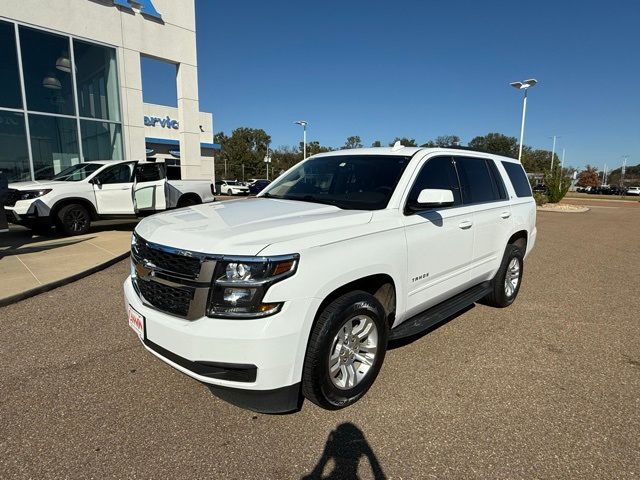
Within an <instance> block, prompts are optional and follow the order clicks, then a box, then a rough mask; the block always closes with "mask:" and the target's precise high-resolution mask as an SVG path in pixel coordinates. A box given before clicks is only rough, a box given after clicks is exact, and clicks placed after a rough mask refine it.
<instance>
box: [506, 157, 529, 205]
mask: <svg viewBox="0 0 640 480" xmlns="http://www.w3.org/2000/svg"><path fill="white" fill-rule="evenodd" d="M502 166H503V167H504V169H505V170H506V171H507V175H508V176H509V180H511V185H513V189H514V190H515V191H516V195H517V196H518V197H531V196H533V194H532V193H531V184H530V183H529V179H528V178H527V174H526V173H524V168H522V165H520V164H519V163H513V162H502Z"/></svg>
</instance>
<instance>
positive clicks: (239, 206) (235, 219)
mask: <svg viewBox="0 0 640 480" xmlns="http://www.w3.org/2000/svg"><path fill="white" fill-rule="evenodd" d="M371 217H372V213H371V212H369V211H361V210H341V209H339V208H337V207H334V206H331V205H321V204H317V203H309V202H299V201H293V200H279V199H270V198H250V199H246V200H229V201H221V202H214V203H206V204H203V205H195V206H193V207H187V208H183V209H179V210H174V211H171V212H166V213H161V214H157V215H153V216H151V217H149V218H146V219H144V220H143V221H141V222H140V223H139V224H138V226H137V227H136V232H137V233H138V234H139V235H140V236H142V238H144V239H146V240H148V241H150V242H153V243H158V244H160V245H166V246H171V247H174V248H180V249H184V250H193V251H197V252H203V253H215V254H225V255H257V254H258V253H259V252H260V251H261V250H263V249H264V248H265V247H267V246H268V245H270V244H273V243H277V242H282V241H290V240H292V239H298V238H302V237H308V236H312V235H314V234H318V233H320V232H322V233H327V232H330V231H333V230H341V229H346V228H351V227H353V226H355V225H362V224H366V223H368V222H369V221H371ZM291 253H296V252H291Z"/></svg>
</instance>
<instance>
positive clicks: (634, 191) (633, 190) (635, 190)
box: [627, 187, 640, 196]
mask: <svg viewBox="0 0 640 480" xmlns="http://www.w3.org/2000/svg"><path fill="white" fill-rule="evenodd" d="M627 195H635V196H640V187H629V189H628V190H627Z"/></svg>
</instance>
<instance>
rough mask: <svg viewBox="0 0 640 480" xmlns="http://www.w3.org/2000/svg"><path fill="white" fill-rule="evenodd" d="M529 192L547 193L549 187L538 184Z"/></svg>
mask: <svg viewBox="0 0 640 480" xmlns="http://www.w3.org/2000/svg"><path fill="white" fill-rule="evenodd" d="M531 190H533V193H544V194H546V193H548V192H549V187H547V186H546V185H545V184H544V183H539V184H537V185H535V186H534V187H533V188H532V189H531Z"/></svg>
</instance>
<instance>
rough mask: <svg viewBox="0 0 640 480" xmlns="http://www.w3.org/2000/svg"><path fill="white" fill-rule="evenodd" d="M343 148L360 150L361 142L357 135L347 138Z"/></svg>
mask: <svg viewBox="0 0 640 480" xmlns="http://www.w3.org/2000/svg"><path fill="white" fill-rule="evenodd" d="M344 148H362V141H361V140H360V137H359V136H358V135H353V136H351V137H347V141H346V142H344Z"/></svg>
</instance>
